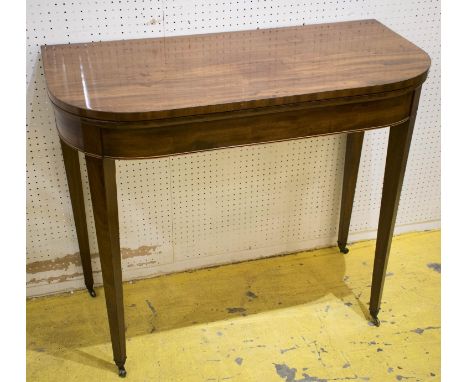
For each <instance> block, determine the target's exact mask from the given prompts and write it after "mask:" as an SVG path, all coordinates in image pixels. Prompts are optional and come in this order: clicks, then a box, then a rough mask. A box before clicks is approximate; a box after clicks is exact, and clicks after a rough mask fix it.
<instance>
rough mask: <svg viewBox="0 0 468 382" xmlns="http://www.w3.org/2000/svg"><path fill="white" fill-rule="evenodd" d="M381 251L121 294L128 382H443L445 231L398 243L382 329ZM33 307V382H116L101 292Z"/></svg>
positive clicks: (36, 302)
mask: <svg viewBox="0 0 468 382" xmlns="http://www.w3.org/2000/svg"><path fill="white" fill-rule="evenodd" d="M374 246H375V242H373V241H367V242H361V243H357V244H355V245H352V246H350V252H349V254H347V255H342V254H341V253H339V252H338V249H337V248H328V249H322V250H317V251H311V252H303V253H299V254H294V255H287V256H282V257H275V258H270V259H263V260H256V261H251V262H245V263H239V264H233V265H227V266H222V267H218V268H212V269H205V270H199V271H194V272H185V273H179V274H173V275H168V276H162V277H157V278H153V279H148V280H141V281H138V282H134V283H133V284H125V285H124V292H125V307H126V324H127V354H128V359H127V364H126V368H127V371H128V375H127V380H128V381H164V382H166V381H167V382H169V381H184V382H187V381H202V382H215V381H228V382H230V381H236V382H237V381H249V382H250V381H268V382H269V381H272V382H275V381H278V382H281V381H283V382H284V381H286V382H324V381H329V382H330V381H342V380H345V381H348V380H356V381H378V382H382V381H406V380H408V381H439V380H440V232H439V231H436V232H423V233H414V234H407V235H402V236H399V237H395V239H394V241H393V246H392V253H391V256H390V261H389V266H388V274H387V281H386V285H385V290H384V296H383V304H382V311H381V313H380V319H381V321H382V325H381V327H379V328H377V327H374V326H372V325H371V324H370V323H368V321H367V306H368V301H369V292H370V280H371V272H372V262H373V252H374ZM96 291H97V294H98V296H97V298H95V299H92V298H90V297H89V296H88V294H87V293H85V292H81V291H80V292H75V293H74V294H67V295H60V296H52V297H44V298H36V299H33V300H29V301H28V302H27V376H28V381H48V382H51V381H61V382H64V381H80V382H83V381H116V380H118V376H117V369H116V367H115V366H114V364H113V362H112V350H111V345H110V341H109V334H108V326H107V319H106V312H105V303H104V292H103V290H102V288H98V289H97V290H96Z"/></svg>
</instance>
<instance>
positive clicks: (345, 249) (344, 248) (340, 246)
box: [338, 242, 349, 255]
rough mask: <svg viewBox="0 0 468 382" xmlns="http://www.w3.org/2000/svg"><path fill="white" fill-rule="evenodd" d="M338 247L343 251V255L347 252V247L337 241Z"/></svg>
mask: <svg viewBox="0 0 468 382" xmlns="http://www.w3.org/2000/svg"><path fill="white" fill-rule="evenodd" d="M338 248H339V249H340V252H341V253H344V254H345V255H346V254H347V253H348V252H349V249H348V248H347V247H346V244H341V243H340V242H338Z"/></svg>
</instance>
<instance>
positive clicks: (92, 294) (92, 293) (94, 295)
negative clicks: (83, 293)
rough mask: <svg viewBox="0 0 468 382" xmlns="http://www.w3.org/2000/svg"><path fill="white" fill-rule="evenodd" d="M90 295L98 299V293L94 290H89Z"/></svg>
mask: <svg viewBox="0 0 468 382" xmlns="http://www.w3.org/2000/svg"><path fill="white" fill-rule="evenodd" d="M88 293H89V295H90V296H91V297H96V292H95V291H94V289H93V288H88Z"/></svg>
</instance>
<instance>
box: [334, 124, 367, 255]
mask: <svg viewBox="0 0 468 382" xmlns="http://www.w3.org/2000/svg"><path fill="white" fill-rule="evenodd" d="M363 140H364V132H357V133H349V134H348V135H347V137H346V155H345V167H344V173H343V189H342V191H341V212H340V226H339V229H338V247H339V248H340V251H341V252H342V253H345V254H346V253H348V248H346V244H347V242H348V233H349V224H350V222H351V212H352V210H353V201H354V192H355V190H356V181H357V177H358V172H359V162H360V161H361V150H362V142H363Z"/></svg>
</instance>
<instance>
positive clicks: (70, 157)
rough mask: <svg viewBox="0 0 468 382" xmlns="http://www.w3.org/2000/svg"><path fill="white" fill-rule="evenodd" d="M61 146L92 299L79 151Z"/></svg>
mask: <svg viewBox="0 0 468 382" xmlns="http://www.w3.org/2000/svg"><path fill="white" fill-rule="evenodd" d="M60 144H61V145H62V154H63V161H64V164H65V172H66V174H67V181H68V190H69V192H70V199H71V205H72V210H73V218H74V220H75V229H76V236H77V238H78V247H79V249H80V257H81V266H82V267H83V275H84V280H85V285H86V288H87V289H88V292H89V294H90V295H91V296H92V297H96V292H95V291H94V289H93V287H94V280H93V270H92V266H91V253H90V249H89V238H88V227H87V224H86V212H85V204H84V198H83V185H82V183H81V172H80V161H79V157H78V151H77V150H75V149H74V148H72V147H70V146H68V145H67V144H66V143H65V142H63V141H62V140H60Z"/></svg>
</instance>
